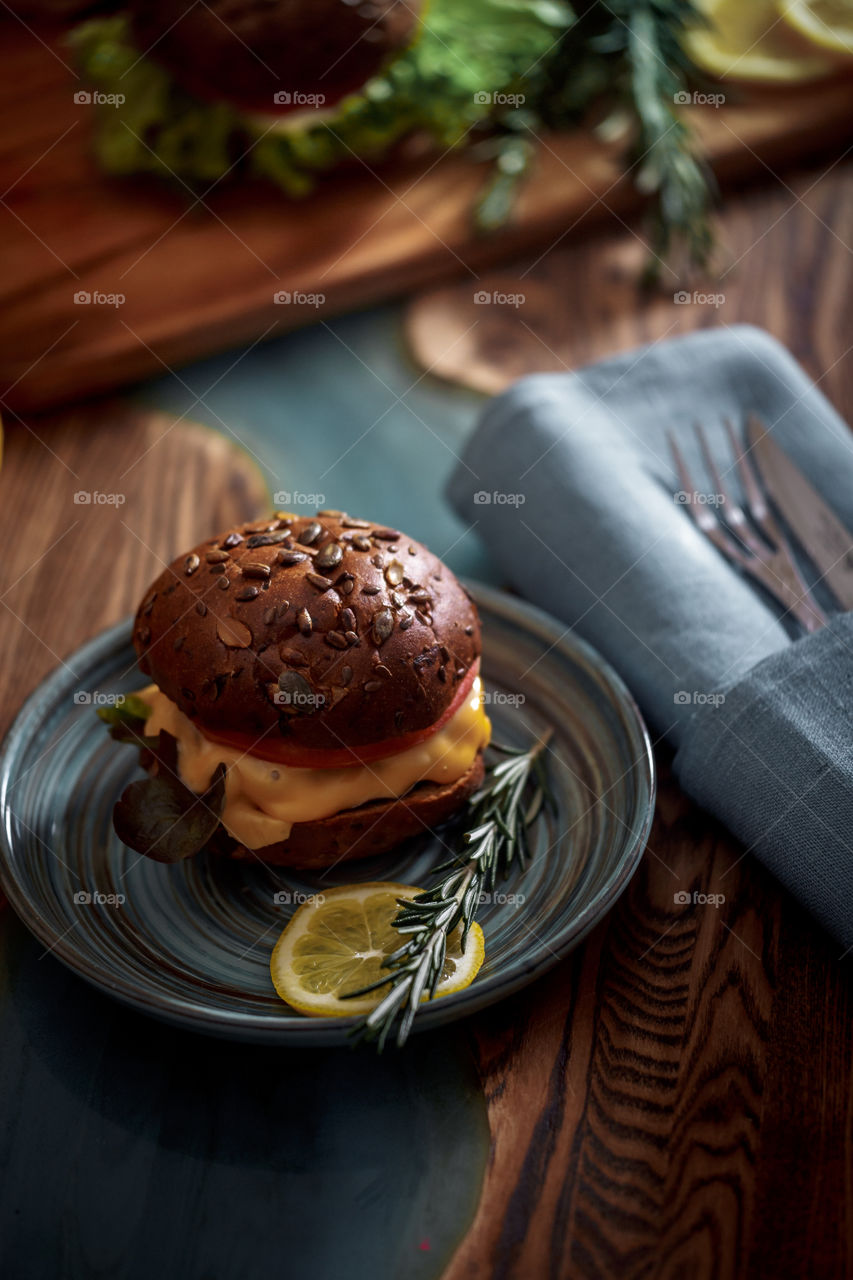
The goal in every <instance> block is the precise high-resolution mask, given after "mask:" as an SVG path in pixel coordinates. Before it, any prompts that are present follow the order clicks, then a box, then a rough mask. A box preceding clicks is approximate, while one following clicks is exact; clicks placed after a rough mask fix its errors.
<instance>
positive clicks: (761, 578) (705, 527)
mask: <svg viewBox="0 0 853 1280" xmlns="http://www.w3.org/2000/svg"><path fill="white" fill-rule="evenodd" d="M724 422H725V427H726V433H727V435H728V437H729V443H730V444H731V449H732V454H733V456H734V459H735V463H736V465H737V469H738V474H739V475H740V479H741V483H742V485H743V491H744V494H745V497H746V501H745V507H746V510H744V507H742V506H740V504H739V503H738V502H737V501H736V500H735V499H734V498H733V497H732V495H731V494H730V493H729V492H728V490H727V489H726V487H725V485H724V484H723V479H722V476H721V475H720V472H719V470H718V468H717V465H716V463H715V461H714V459H713V457H712V456H711V450H710V449H709V448H708V440H707V437H706V436H705V432H704V431H703V429H702V427H701V426H700V425H698V424H697V425H696V426H695V428H694V430H695V432H696V439H697V440H698V441H699V448H700V449H701V451H702V456H703V458H704V460H705V465H706V466H707V468H708V472H709V474H710V476H711V478H712V480H713V483H714V484H715V485H716V492H717V493H718V494H719V495H720V497H721V498H722V499H723V507H724V514H723V515H720V514H719V513H717V514H715V510H716V508H714V509H712V507H711V505H710V504H708V503H699V502H691V501H689V500H688V502H687V503H686V506H687V509H688V511H689V513H690V515H691V516H692V518H693V520H694V522H695V524H696V525H697V527H698V528H699V529H700V531H701V532H702V533H704V535H705V537H706V538H708V540H709V541H710V542H712V543H713V544H714V546H715V547H716V548H717V550H718V551H720V552H721V553H722V555H724V556H725V557H726V559H727V560H729V561H731V562H732V564H736V565H737V566H738V567H739V568H741V569H742V570H743V571H744V573H748V574H749V576H750V577H751V578H753V579H754V580H755V581H756V582H758V583H760V584H761V586H763V587H764V588H765V590H766V591H769V592H770V594H771V595H772V596H773V597H774V598H775V599H776V600H778V602H779V604H781V605H782V607H783V608H784V610H785V612H786V613H790V614H791V615H792V616H793V617H794V618H796V619H797V621H798V622H799V623H800V624H801V625H802V626H803V627H804V628H805V630H806V631H817V630H819V628H820V627H822V626H823V625H824V623H825V622H826V615H825V614H824V613H823V611H822V610H821V609H820V607H819V606H818V605H817V604H816V603H815V601H814V599H813V598H812V595H811V593H810V592H809V589H808V587H807V586H806V583H805V582H804V581H803V578H802V576H801V574H800V571H799V569H798V568H797V565H796V563H795V561H794V557H793V555H792V553H791V548H790V546H789V545H788V541H787V539H786V538H785V535H784V534H783V533H782V530H781V529H780V528H779V525H778V524H777V522H776V519H775V518H774V516H773V513H772V512H771V511H770V510H769V508H768V506H767V502H766V501H765V498H764V494H763V492H762V490H761V486H760V485H759V483H758V478H757V476H756V474H755V471H754V469H753V466H752V463H751V461H750V459H749V454H748V452H747V451H746V450H744V449H743V448H742V447H741V446H740V445H739V443H738V440H737V437H736V435H735V431H734V427H733V426H732V424H731V422H730V421H729V420H728V418H726V419H725V420H724ZM669 447H670V449H671V451H672V457H673V460H674V462H675V469H676V471H677V472H678V478H679V481H680V482H681V487H682V490H683V492H684V493H685V494H686V495H687V496H688V499H689V496H690V494H694V495H695V494H696V493H698V492H700V491H699V490H698V489H697V487H696V485H695V484H694V483H693V480H692V478H691V476H690V472H689V471H688V470H687V464H686V463H685V461H684V455H683V454H682V452H681V450H680V449H679V447H678V444H677V442H676V441H675V439H674V438H673V437H672V436H671V435H670V436H669ZM753 524H754V525H755V526H756V528H758V529H760V531H761V534H762V536H763V539H764V540H763V541H762V539H761V538H759V537H757V535H756V534H755V532H754V530H753Z"/></svg>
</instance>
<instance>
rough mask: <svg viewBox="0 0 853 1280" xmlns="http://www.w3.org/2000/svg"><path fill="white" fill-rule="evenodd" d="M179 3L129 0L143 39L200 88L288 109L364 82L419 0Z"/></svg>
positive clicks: (407, 25) (403, 34) (410, 21)
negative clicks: (177, 5)
mask: <svg viewBox="0 0 853 1280" xmlns="http://www.w3.org/2000/svg"><path fill="white" fill-rule="evenodd" d="M181 8H183V12H182V13H180V12H178V13H176V11H175V5H174V4H173V3H172V2H171V0H131V5H130V11H131V21H132V24H133V31H134V35H135V38H136V43H137V45H138V47H139V49H140V50H142V51H143V52H144V53H145V54H146V55H147V56H149V57H150V58H152V59H153V60H154V61H155V62H160V63H162V64H163V65H164V66H165V67H167V68H168V70H169V71H170V72H171V74H172V75H173V76H174V78H175V80H176V81H177V83H178V84H179V85H182V86H183V87H184V88H186V89H188V90H189V91H190V92H191V93H194V94H196V95H197V96H198V97H200V98H204V99H213V100H221V99H223V98H224V99H225V100H226V101H228V102H231V103H233V104H234V105H235V106H237V107H242V108H246V109H249V110H254V111H262V112H274V111H281V112H284V111H287V110H288V109H290V110H299V107H300V102H303V101H304V97H305V95H312V96H314V97H317V98H318V99H319V105H321V106H331V105H332V104H334V103H335V102H337V101H339V100H340V99H341V98H342V97H343V96H344V95H345V94H347V93H351V92H353V91H354V90H356V89H360V88H361V87H362V85H363V84H364V83H365V82H366V81H367V80H369V79H370V77H371V76H373V75H375V74H376V73H377V72H378V71H379V70H380V68H381V67H382V65H383V63H384V62H385V60H386V59H387V58H388V57H389V56H390V55H391V54H393V53H395V52H397V51H398V50H401V49H402V48H404V47H405V45H407V44H408V43H409V41H410V40H411V39H412V37H413V36H414V34H415V29H416V27H417V24H418V10H419V9H420V0H359V3H357V4H353V3H352V0H206V3H204V4H196V5H186V6H181ZM276 94H278V95H279V96H278V99H276ZM303 109H304V107H303Z"/></svg>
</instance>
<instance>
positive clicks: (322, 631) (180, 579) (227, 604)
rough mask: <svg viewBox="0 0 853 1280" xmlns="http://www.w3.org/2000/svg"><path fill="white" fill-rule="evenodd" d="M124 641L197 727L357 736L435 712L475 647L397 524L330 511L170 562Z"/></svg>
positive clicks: (261, 734)
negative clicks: (130, 641)
mask: <svg viewBox="0 0 853 1280" xmlns="http://www.w3.org/2000/svg"><path fill="white" fill-rule="evenodd" d="M133 642H134V646H135V648H136V651H137V654H138V657H139V666H140V668H141V670H142V671H143V672H144V673H145V674H146V675H148V676H149V677H150V679H151V680H153V681H154V682H155V683H156V684H157V685H158V686H159V687H160V689H161V690H162V691H163V693H165V694H166V696H167V697H168V698H170V699H171V700H172V701H173V702H175V703H176V704H177V706H178V707H179V708H180V710H181V711H183V712H184V714H185V715H187V716H189V717H190V718H191V719H192V720H193V722H194V723H195V724H196V725H197V726H198V728H199V729H200V730H201V731H202V732H204V731H205V729H208V730H210V731H212V732H213V733H216V732H217V731H218V732H220V733H221V732H232V733H233V732H236V733H239V734H245V735H249V736H250V738H251V740H252V742H253V743H258V744H260V743H262V742H263V741H265V740H266V741H268V742H269V743H270V744H273V743H275V742H276V740H280V739H281V738H282V737H283V738H285V739H286V740H287V742H288V743H290V744H292V745H294V746H302V747H306V748H311V749H326V750H334V749H339V748H341V747H349V748H352V749H357V748H358V747H361V746H366V745H368V744H369V743H375V742H385V741H386V740H391V739H394V738H402V737H404V736H405V735H406V734H409V733H413V732H416V731H418V730H423V729H429V728H430V727H431V726H432V725H434V724H435V723H436V722H437V721H438V720H439V719H440V717H441V716H442V715H443V714H444V712H445V711H447V710H448V708H449V707H450V706H451V704H452V702H453V699H454V697H455V696H456V692H457V689H458V687H459V683H460V681H461V680H463V679H464V678H465V676H466V675H467V674H468V672H469V671H470V669H471V667H472V666H473V664H474V663H475V662H476V661H477V659H478V658H479V656H480V623H479V619H478V617H477V610H476V607H475V605H474V603H473V601H472V600H471V598H470V597H469V595H468V593H467V592H466V591H465V589H464V588H463V587H462V586H461V585H460V583H459V582H458V581H457V579H456V578H455V577H454V576H453V574H452V573H451V572H450V571H449V570H448V569H447V568H446V567H445V566H444V565H443V564H442V563H441V561H440V560H439V559H438V558H437V557H436V556H434V555H433V554H432V553H431V552H429V551H427V549H426V548H425V547H423V546H421V544H420V543H418V542H414V541H413V540H412V539H411V538H407V537H406V536H405V534H402V533H399V532H397V531H396V530H394V529H386V528H382V527H381V526H377V525H375V524H372V523H371V522H370V521H367V520H357V519H354V518H351V517H349V516H347V515H346V514H345V513H343V512H338V511H321V512H319V513H318V515H317V516H292V515H290V514H289V513H285V512H276V514H275V515H274V516H273V517H271V518H269V519H267V520H260V521H255V522H253V523H251V524H244V525H239V526H236V527H234V528H232V529H228V530H226V531H225V532H224V533H221V534H219V535H217V536H216V537H215V538H209V539H208V540H207V541H206V542H203V543H201V544H200V545H199V546H197V547H195V548H194V549H193V550H192V551H190V552H188V553H187V554H185V555H183V556H180V557H179V558H178V559H177V560H175V561H174V563H173V564H171V565H170V566H169V568H168V569H166V570H165V571H164V572H163V573H162V574H161V575H160V577H159V578H158V579H157V580H156V582H154V583H153V584H152V586H151V588H150V589H149V590H148V591H147V592H146V594H145V597H144V599H143V602H142V604H141V605H140V608H139V611H138V612H137V615H136V620H135V623H134V628H133ZM247 745H248V744H247ZM312 825H313V824H312Z"/></svg>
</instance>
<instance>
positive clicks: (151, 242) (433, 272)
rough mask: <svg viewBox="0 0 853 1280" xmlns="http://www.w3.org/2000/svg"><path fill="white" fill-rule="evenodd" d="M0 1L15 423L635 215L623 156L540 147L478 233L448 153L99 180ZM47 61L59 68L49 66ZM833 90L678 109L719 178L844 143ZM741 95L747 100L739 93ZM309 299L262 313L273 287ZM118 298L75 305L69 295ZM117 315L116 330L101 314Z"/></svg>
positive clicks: (1, 158) (4, 291) (10, 399)
mask: <svg viewBox="0 0 853 1280" xmlns="http://www.w3.org/2000/svg"><path fill="white" fill-rule="evenodd" d="M3 18H4V9H3V8H2V7H0V193H2V200H0V230H1V231H2V240H0V245H2V252H3V269H2V271H0V398H2V400H3V401H4V402H5V403H6V404H7V405H8V406H10V407H11V408H13V409H15V410H16V411H35V410H44V409H46V408H49V407H52V406H55V405H59V404H63V403H67V402H68V401H70V400H72V399H83V398H86V397H87V396H90V395H93V394H95V393H102V392H104V391H107V390H112V389H114V388H115V387H118V386H121V385H122V384H123V383H125V382H128V381H131V380H133V379H135V378H142V377H146V376H149V375H152V374H156V373H159V372H160V371H161V369H162V367H163V365H162V363H161V362H165V364H167V365H175V364H178V363H181V362H186V361H188V360H192V359H195V358H197V357H201V356H204V355H207V354H209V353H210V352H212V351H222V350H227V349H229V348H231V347H234V346H236V345H237V344H239V343H241V342H247V343H248V342H252V341H255V340H256V339H258V338H260V337H261V335H265V336H269V335H271V334H274V333H283V332H285V331H286V330H288V329H292V328H296V327H298V326H300V325H305V324H311V323H313V322H314V321H315V320H316V319H317V318H318V316H329V315H335V314H338V313H340V312H343V311H346V310H349V309H351V308H353V307H357V306H364V305H366V304H367V303H370V302H376V301H378V300H380V299H385V298H389V297H397V296H399V295H400V294H402V293H403V292H404V291H406V290H411V289H413V288H422V287H424V286H425V285H427V284H431V283H432V282H434V281H435V280H436V279H438V278H448V277H452V276H461V277H463V278H465V279H467V281H468V282H469V284H471V287H472V289H473V288H475V287H476V284H475V283H474V282H475V281H476V269H479V268H480V267H482V266H484V265H486V264H491V263H494V262H496V261H499V260H501V258H502V257H503V256H505V255H506V254H507V253H517V252H519V251H521V250H522V249H526V248H527V247H528V246H531V245H538V244H539V243H540V242H541V241H542V239H543V237H544V238H547V237H549V236H556V235H557V234H559V233H560V231H562V230H563V229H564V228H566V227H568V226H573V225H575V224H577V223H578V222H579V221H581V220H587V221H606V220H608V219H610V218H612V217H615V216H623V215H624V214H625V213H626V212H627V211H628V210H631V209H636V207H637V204H638V195H637V192H636V190H635V189H634V187H633V186H632V184H631V182H630V181H629V180H628V179H627V178H626V177H625V175H624V173H622V172H621V163H620V159H619V156H620V152H621V145H612V146H610V147H608V148H605V147H604V146H603V144H602V143H601V141H600V140H599V139H597V138H595V137H593V136H592V134H590V133H586V132H580V131H578V132H576V133H571V134H563V135H558V136H552V137H549V138H546V139H543V140H542V143H541V145H540V146H539V147H538V150H537V157H536V164H535V166H534V170H533V173H532V175H531V180H530V182H529V183H528V184H527V185H526V187H525V190H524V193H523V195H522V197H521V199H520V201H519V203H518V208H517V211H516V216H515V217H514V219H513V221H512V223H511V224H510V225H509V226H507V227H506V228H505V229H503V230H502V231H501V233H500V234H497V235H493V236H482V235H480V234H478V233H477V232H476V231H475V229H474V227H473V225H472V220H471V207H472V204H473V202H474V201H475V199H476V197H477V194H478V192H479V191H480V189H481V187H482V184H483V181H484V172H483V167H482V166H481V165H475V164H472V163H471V162H470V160H469V159H467V158H466V157H465V156H462V155H458V154H455V153H454V154H445V155H444V156H440V157H439V156H434V155H432V154H426V155H425V154H424V153H423V150H422V149H420V153H419V154H415V155H403V156H400V157H399V158H397V159H395V161H394V162H393V163H388V164H385V165H383V166H381V167H379V166H376V165H374V164H367V163H364V162H362V161H360V160H355V159H354V160H353V162H352V164H351V165H348V166H347V167H346V169H345V171H344V172H343V173H341V174H337V175H334V176H331V177H329V178H328V179H326V180H324V181H323V182H322V183H321V186H320V189H319V190H318V191H317V192H316V193H315V194H314V195H313V196H311V197H310V198H308V199H305V200H297V201H293V200H286V199H284V198H283V197H282V196H281V194H280V193H279V192H278V191H277V190H276V189H275V188H273V187H271V186H268V185H265V184H260V183H258V184H254V186H252V187H249V188H247V187H246V186H245V185H240V184H237V185H234V184H232V185H230V186H229V184H228V183H223V184H219V183H216V182H214V183H210V184H208V186H207V187H206V189H204V190H202V191H200V192H199V193H198V194H199V196H200V199H199V200H197V201H196V200H195V199H194V196H193V195H192V194H191V193H190V192H188V190H187V189H186V188H185V187H183V186H181V185H180V184H179V183H178V182H172V183H167V182H157V181H152V180H148V179H145V178H143V179H125V180H121V181H118V180H115V179H110V178H108V177H106V176H105V175H104V174H102V173H101V172H99V170H98V168H97V166H96V164H95V162H94V158H93V155H92V137H91V134H92V125H93V119H92V108H91V107H90V106H81V105H80V104H77V103H75V102H74V91H75V89H77V88H79V87H80V83H79V81H78V80H77V79H76V78H75V75H74V72H73V69H72V67H71V66H70V65H68V64H69V62H70V59H69V57H68V52H67V50H66V49H65V48H64V46H63V45H62V43H61V40H59V39H54V38H50V39H49V41H48V42H49V43H50V44H51V45H52V46H53V51H51V49H49V48H47V47H46V46H45V45H44V44H41V43H39V42H38V41H37V40H35V39H34V38H33V36H32V34H31V32H29V31H28V30H26V29H25V28H24V27H22V26H21V25H20V24H19V23H17V22H15V21H13V20H12V19H11V18H9V17H8V14H5V18H6V20H5V21H4V20H3ZM57 54H58V56H57ZM850 92H851V91H850V82H849V80H848V81H845V80H843V79H838V80H834V81H827V82H825V83H821V84H818V85H812V86H809V88H808V89H801V90H799V91H797V90H794V91H793V92H792V91H790V90H786V91H784V92H778V91H777V92H769V91H767V90H764V91H762V92H759V93H757V94H756V93H753V94H751V95H750V94H749V93H748V92H747V91H746V90H745V89H743V88H739V89H738V90H737V91H732V90H731V89H729V90H728V92H727V102H726V104H725V106H724V107H722V108H720V109H716V108H713V107H698V106H696V107H693V106H691V107H690V108H689V110H690V112H691V113H692V119H693V122H694V123H695V124H696V126H697V128H700V129H701V130H702V133H703V137H704V139H705V146H706V151H707V154H708V156H709V158H710V159H711V161H712V162H713V165H714V168H715V170H716V172H717V173H718V174H720V176H721V177H722V178H724V179H726V180H728V179H730V178H732V177H733V176H736V175H740V174H744V173H755V172H756V171H757V170H759V169H760V168H761V164H762V163H763V162H769V163H777V162H778V161H779V160H780V159H782V158H787V159H790V158H791V157H792V156H798V155H802V154H804V153H806V154H807V153H808V152H809V151H811V150H812V149H814V148H817V147H825V146H826V145H827V143H828V142H829V141H830V140H831V139H832V138H833V137H835V138H837V137H839V136H841V135H843V134H844V133H846V132H849V120H850V109H849V100H850ZM745 99H746V101H745ZM279 290H283V291H287V292H290V293H291V294H292V295H294V296H295V295H296V294H297V293H300V294H310V295H315V296H317V297H319V299H320V301H319V302H318V304H317V305H316V306H315V305H314V304H313V303H304V304H291V305H286V306H284V305H276V304H275V303H274V301H273V297H274V294H275V293H276V292H277V291H279ZM79 291H83V292H88V293H91V294H94V293H95V292H96V291H97V292H99V293H101V294H121V295H122V296H123V298H124V302H123V303H122V305H121V306H120V307H119V308H118V309H116V308H114V307H111V306H91V305H90V306H83V305H79V304H77V303H76V302H75V295H76V294H77V293H78V292H79ZM116 321H118V323H117V322H116Z"/></svg>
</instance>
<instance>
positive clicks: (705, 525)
mask: <svg viewBox="0 0 853 1280" xmlns="http://www.w3.org/2000/svg"><path fill="white" fill-rule="evenodd" d="M666 438H667V440H668V442H669V447H670V451H671V453H672V459H673V462H674V463H675V469H676V471H677V472H678V479H679V483H680V484H681V488H682V491H683V492H684V493H685V494H687V495H688V501H687V502H686V503H685V506H686V507H687V513H688V515H689V516H690V518H691V520H692V521H693V523H694V524H695V525H696V526H697V528H698V529H699V531H700V532H701V533H704V535H705V537H706V538H708V540H709V541H710V542H712V543H713V544H714V546H715V547H716V548H717V550H718V551H720V552H721V553H722V555H724V556H727V557H728V559H729V560H732V561H734V562H736V563H737V564H739V565H743V564H745V563H746V556H745V555H744V553H743V551H742V549H741V547H740V545H739V543H738V542H737V541H736V540H735V539H734V538H733V537H732V536H731V535H730V534H729V533H728V532H727V530H726V529H725V527H724V525H723V524H722V523H721V522H720V520H719V518H718V516H717V515H716V514H715V513H714V512H712V511H711V510H710V509H709V508H708V507H707V506H705V505H700V504H698V503H696V502H690V501H689V495H690V494H691V493H693V494H695V493H697V492H698V490H697V489H696V486H695V484H694V483H693V479H692V477H691V475H690V472H689V471H688V469H687V463H686V462H685V461H684V455H683V453H682V452H681V449H680V447H679V445H678V442H677V441H676V439H675V437H674V436H673V435H672V433H671V432H669V431H668V432H667V433H666Z"/></svg>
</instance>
